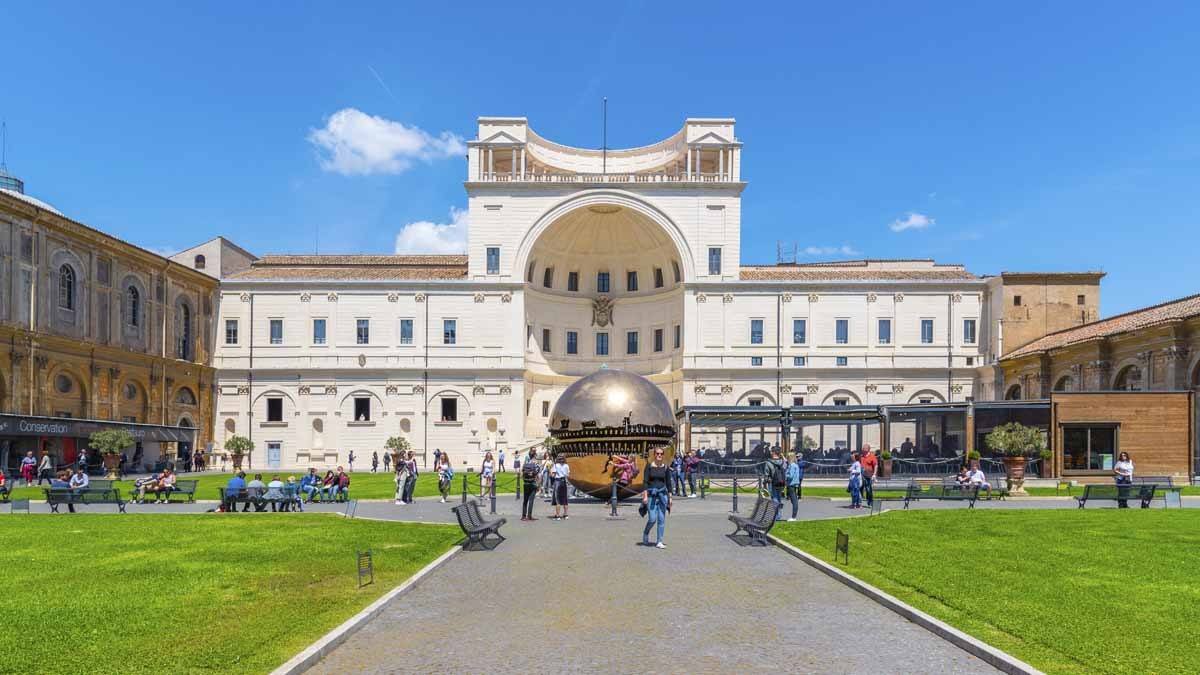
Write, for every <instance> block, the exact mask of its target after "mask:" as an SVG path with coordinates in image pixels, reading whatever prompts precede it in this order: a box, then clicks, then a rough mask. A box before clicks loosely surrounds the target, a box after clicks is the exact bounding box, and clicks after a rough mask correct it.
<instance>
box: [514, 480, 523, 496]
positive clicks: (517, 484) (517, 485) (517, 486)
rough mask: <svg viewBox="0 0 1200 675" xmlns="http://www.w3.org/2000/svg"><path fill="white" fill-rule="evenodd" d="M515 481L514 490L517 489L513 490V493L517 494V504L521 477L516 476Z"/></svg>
mask: <svg viewBox="0 0 1200 675" xmlns="http://www.w3.org/2000/svg"><path fill="white" fill-rule="evenodd" d="M515 480H516V482H517V483H516V488H517V489H516V490H514V492H516V493H517V501H518V502H519V501H521V477H520V476H519V475H518V476H517V477H516V478H515Z"/></svg>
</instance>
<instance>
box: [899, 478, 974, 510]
mask: <svg viewBox="0 0 1200 675" xmlns="http://www.w3.org/2000/svg"><path fill="white" fill-rule="evenodd" d="M927 499H933V500H937V501H939V502H942V501H965V502H967V508H971V509H973V508H975V501H976V500H977V499H979V486H978V485H958V484H955V485H945V484H943V485H921V484H920V483H913V484H911V485H909V486H908V489H907V490H906V491H905V492H904V508H905V509H907V508H908V504H909V502H917V501H921V500H927Z"/></svg>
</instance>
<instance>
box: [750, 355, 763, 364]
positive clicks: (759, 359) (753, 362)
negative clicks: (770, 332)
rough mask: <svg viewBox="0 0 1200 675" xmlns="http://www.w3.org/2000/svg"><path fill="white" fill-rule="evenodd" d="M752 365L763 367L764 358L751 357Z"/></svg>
mask: <svg viewBox="0 0 1200 675" xmlns="http://www.w3.org/2000/svg"><path fill="white" fill-rule="evenodd" d="M750 365H752V366H761V365H762V357H761V356H751V357H750Z"/></svg>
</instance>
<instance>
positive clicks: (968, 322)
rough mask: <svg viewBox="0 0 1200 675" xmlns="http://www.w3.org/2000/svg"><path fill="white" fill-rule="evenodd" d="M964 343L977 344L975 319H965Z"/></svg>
mask: <svg viewBox="0 0 1200 675" xmlns="http://www.w3.org/2000/svg"><path fill="white" fill-rule="evenodd" d="M963 343H964V344H968V345H973V344H975V319H963Z"/></svg>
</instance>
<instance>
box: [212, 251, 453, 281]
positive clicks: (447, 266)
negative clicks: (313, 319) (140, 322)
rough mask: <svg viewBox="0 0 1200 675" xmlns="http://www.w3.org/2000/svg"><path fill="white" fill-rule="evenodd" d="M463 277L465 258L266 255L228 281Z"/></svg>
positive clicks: (433, 256) (380, 279)
mask: <svg viewBox="0 0 1200 675" xmlns="http://www.w3.org/2000/svg"><path fill="white" fill-rule="evenodd" d="M466 276H467V256H465V255H265V256H263V257H262V258H259V259H258V260H256V261H254V263H253V264H252V265H251V266H250V268H249V269H247V270H244V271H242V272H239V273H237V274H234V275H232V276H231V277H230V279H237V280H276V281H303V280H310V279H311V280H334V281H359V280H362V281H390V280H421V279H464V278H466Z"/></svg>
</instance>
